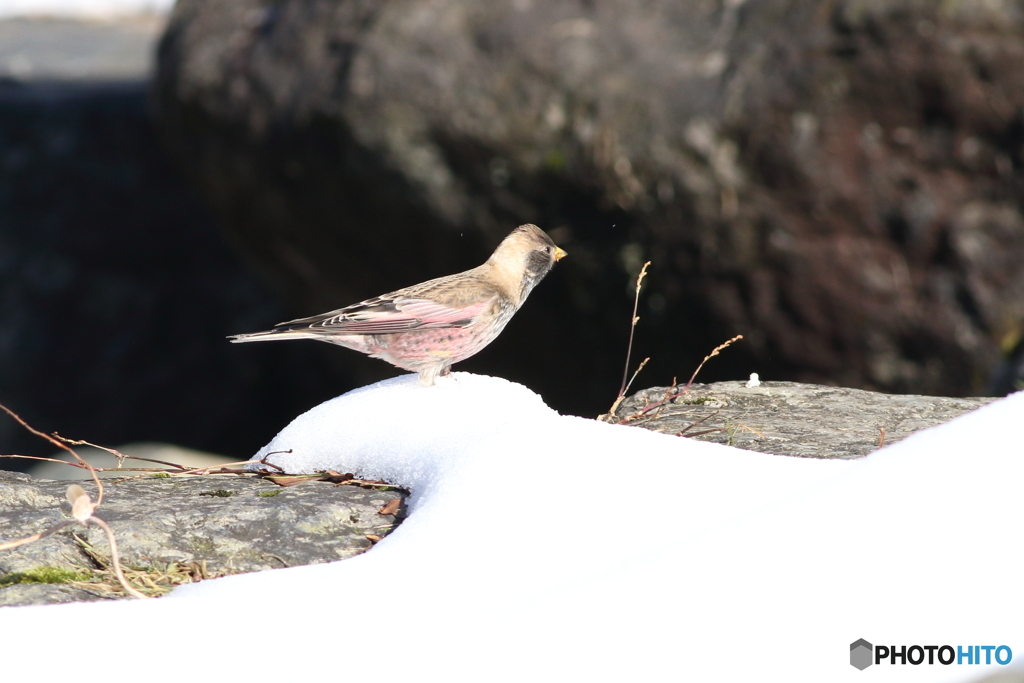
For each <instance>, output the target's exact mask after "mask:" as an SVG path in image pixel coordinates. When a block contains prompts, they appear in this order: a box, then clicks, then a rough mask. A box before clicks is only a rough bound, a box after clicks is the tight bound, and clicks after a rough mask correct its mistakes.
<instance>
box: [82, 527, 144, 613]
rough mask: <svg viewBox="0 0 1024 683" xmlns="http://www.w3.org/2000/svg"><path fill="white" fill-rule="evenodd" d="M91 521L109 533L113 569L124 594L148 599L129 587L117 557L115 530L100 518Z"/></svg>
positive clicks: (108, 539)
mask: <svg viewBox="0 0 1024 683" xmlns="http://www.w3.org/2000/svg"><path fill="white" fill-rule="evenodd" d="M89 520H90V521H93V522H96V524H98V525H99V526H100V527H101V528H102V529H103V531H105V532H106V533H107V541H108V542H109V543H110V560H111V568H112V569H113V570H114V576H116V577H117V582H118V583H119V584H121V588H123V589H124V592H125V593H127V594H128V595H130V596H132V597H133V598H142V599H146V598H148V597H149V596H148V595H143V594H142V593H140V592H139V591H137V590H135V589H134V588H132V587H131V585H129V583H128V579H126V578H124V572H122V571H121V560H120V559H119V558H118V555H117V541H115V540H114V532H113V530H112V529H111V528H110V527H109V526H107V523H106V522H104V521H103V520H102V519H99V518H98V517H90V518H89Z"/></svg>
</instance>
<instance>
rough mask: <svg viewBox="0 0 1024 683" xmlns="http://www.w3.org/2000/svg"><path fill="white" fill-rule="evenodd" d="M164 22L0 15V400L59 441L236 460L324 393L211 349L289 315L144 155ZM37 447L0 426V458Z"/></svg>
mask: <svg viewBox="0 0 1024 683" xmlns="http://www.w3.org/2000/svg"><path fill="white" fill-rule="evenodd" d="M3 9H4V10H7V9H10V8H9V7H8V6H7V5H6V4H5V5H4V8H3ZM164 23H165V21H164V18H162V17H160V16H152V15H150V16H127V17H125V16H115V17H113V18H112V17H103V18H94V17H88V18H86V19H82V18H77V17H70V18H69V17H28V18H26V17H8V18H6V19H3V20H0V402H3V403H4V404H5V405H7V406H8V407H10V408H11V409H13V410H15V411H16V412H18V413H19V414H20V415H22V416H23V417H24V418H25V419H26V420H28V421H29V422H30V423H31V424H32V425H33V426H35V427H37V428H39V429H41V430H44V431H47V432H52V431H58V432H60V433H61V434H62V435H65V436H68V437H71V438H80V439H87V440H90V441H93V442H95V443H101V444H104V445H108V446H118V445H121V444H124V443H126V442H129V441H167V442H172V443H177V444H183V445H186V446H190V447H192V448H197V449H203V450H210V451H215V452H222V453H227V454H233V455H237V456H245V457H247V456H249V455H251V454H252V452H254V451H255V449H257V448H259V447H260V446H262V445H263V444H264V443H266V441H267V440H268V439H269V438H270V437H271V436H273V434H274V433H276V431H277V429H278V428H279V427H280V426H281V425H283V424H285V423H286V422H287V420H288V419H290V417H291V416H292V415H294V413H295V412H297V411H300V410H302V409H304V408H306V407H309V406H311V405H313V404H315V403H316V402H318V401H319V400H323V399H325V398H327V397H329V396H331V395H334V394H335V393H337V392H336V388H335V387H331V386H329V384H328V383H327V382H326V381H323V380H322V378H321V377H320V376H318V374H317V373H318V369H319V366H318V365H317V363H316V362H315V361H313V360H311V359H310V358H309V357H307V356H306V355H305V354H303V353H301V351H302V349H295V348H292V349H287V348H283V345H282V347H281V348H276V349H272V348H269V346H270V345H267V346H268V348H267V349H266V350H263V349H260V350H258V351H256V352H255V353H254V354H247V355H239V354H236V353H232V347H231V346H230V345H229V344H228V343H227V342H226V340H225V339H224V336H225V335H227V334H231V333H234V332H238V331H239V330H244V329H249V328H252V327H261V326H264V325H267V324H272V323H274V322H277V321H278V320H280V319H281V318H283V317H287V316H288V312H287V311H285V310H284V308H283V306H281V305H280V304H278V303H276V302H275V301H274V298H273V296H272V295H271V294H270V292H269V291H268V290H267V288H265V287H264V286H263V285H262V284H261V283H260V282H259V281H258V279H257V278H256V277H255V276H253V275H252V274H251V273H250V272H249V271H248V269H246V268H244V267H243V266H242V265H241V264H240V263H239V261H238V259H237V257H235V256H234V254H233V253H232V252H231V250H230V249H229V248H228V247H227V246H226V245H225V244H224V242H223V240H222V238H221V236H220V232H219V230H218V228H217V225H216V221H215V220H214V219H213V218H212V216H211V215H210V212H209V211H208V210H207V209H206V207H205V206H204V203H203V202H202V200H201V199H199V198H198V197H197V196H196V195H195V193H194V191H193V190H192V189H191V188H189V187H188V186H187V185H186V184H185V183H184V182H183V180H182V179H181V177H180V174H179V172H178V170H177V169H175V168H174V166H173V164H172V163H171V162H170V161H169V160H168V159H167V157H166V155H165V154H164V152H163V151H162V149H161V147H160V144H159V142H158V139H157V135H156V131H155V129H154V127H153V125H152V118H151V115H150V111H151V109H150V105H149V90H150V74H151V71H152V65H153V55H154V52H155V44H156V41H157V39H158V37H159V35H160V31H161V30H162V28H163V26H164ZM313 355H314V356H315V354H313ZM321 384H322V385H324V386H323V388H320V385H321ZM53 450H54V449H53V447H52V446H50V445H49V444H46V443H44V442H43V441H42V440H41V439H38V438H37V437H34V436H31V435H30V434H28V433H27V432H25V431H24V430H23V429H22V428H21V427H19V426H18V425H17V424H15V423H14V422H13V421H12V420H10V419H8V418H7V417H6V416H4V417H3V418H2V419H0V453H7V454H10V453H23V454H24V453H27V454H32V455H51V454H52V451H53ZM129 452H133V451H129ZM24 465H25V463H24V461H12V460H0V468H5V469H15V468H22V467H24ZM69 469H70V468H69Z"/></svg>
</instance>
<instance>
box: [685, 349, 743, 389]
mask: <svg viewBox="0 0 1024 683" xmlns="http://www.w3.org/2000/svg"><path fill="white" fill-rule="evenodd" d="M740 339H743V335H742V334H737V335H736V336H735V337H733V338H732V339H730V340H729V341H727V342H725V343H724V344H719V345H718V346H716V347H715V348H714V350H713V351H712V352H711V353H709V354H708V355H706V356H704V360H702V361H701V362H700V365H698V366H697V369H696V370H694V371H693V374H692V375H690V381H689V382H687V383H686V386H685V387H683V392H682V393H684V394H685V393H686V391H687V390H688V389H689V388H690V385H691V384H693V380H694V379H695V378H696V377H697V373H698V372H700V369H701V368H702V367H704V364H705V363H707V362H708V361H709V360H711V359H712V358H714V357H715V356H717V355H718V354H719V353H721V352H722V350H723V349H725V348H727V347H728V346H730V345H731V344H733V343H735V342H738V341H739V340H740Z"/></svg>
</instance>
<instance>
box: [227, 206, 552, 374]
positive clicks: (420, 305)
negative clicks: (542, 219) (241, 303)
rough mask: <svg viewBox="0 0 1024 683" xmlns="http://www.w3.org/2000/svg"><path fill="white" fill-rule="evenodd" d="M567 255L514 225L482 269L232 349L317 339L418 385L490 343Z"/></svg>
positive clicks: (243, 337) (541, 235)
mask: <svg viewBox="0 0 1024 683" xmlns="http://www.w3.org/2000/svg"><path fill="white" fill-rule="evenodd" d="M565 256H566V252H565V251H564V250H562V249H561V248H559V247H557V246H555V243H554V242H553V241H552V240H551V238H550V237H548V235H547V234H546V233H545V232H544V231H543V230H541V229H540V228H538V227H537V226H536V225H532V224H526V225H520V226H519V227H518V228H516V229H515V230H513V231H512V232H511V233H509V235H508V237H506V238H505V239H504V240H502V242H501V244H499V245H498V247H497V249H495V250H494V253H493V254H491V256H490V258H488V259H487V261H485V262H484V263H483V264H482V265H479V266H477V267H476V268H472V269H470V270H467V271H464V272H462V273H456V274H454V275H447V276H445V277H439V278H436V279H434V280H427V281H426V282H421V283H420V284H418V285H412V286H411V287H405V288H404V289H398V290H395V291H393V292H389V293H387V294H382V295H380V296H377V297H374V298H372V299H367V300H366V301H360V302H359V303H357V304H352V305H351V306H346V307H344V308H339V309H337V310H334V311H330V312H328V313H322V314H320V315H314V316H312V317H309V318H299V319H297V320H289V321H287V322H283V323H279V324H277V325H275V326H274V328H273V329H270V330H266V331H264V332H253V333H250V334H236V335H232V336H230V337H228V339H230V340H231V341H232V343H236V344H237V343H242V342H254V341H272V340H276V339H316V340H318V341H324V342H329V343H331V344H338V345H339V346H344V347H345V348H349V349H353V350H355V351H359V352H360V353H365V354H367V355H369V356H370V357H371V358H379V359H381V360H384V361H387V362H388V363H391V364H392V365H395V366H397V367H399V368H402V369H403V370H409V371H410V372H416V373H419V382H420V384H422V385H423V386H426V387H429V386H433V385H434V381H435V379H436V378H437V377H441V376H445V375H448V374H449V372H450V371H451V366H452V365H454V364H455V363H458V362H459V361H463V360H465V359H467V358H469V357H470V356H472V355H474V354H475V353H477V352H479V351H480V350H481V349H483V348H484V347H485V346H487V345H488V344H490V343H491V342H492V341H494V339H495V338H496V337H497V336H498V335H499V334H500V333H501V331H502V330H503V329H504V328H505V325H506V324H508V321H509V320H510V319H511V318H512V316H513V315H515V313H516V311H518V310H519V308H520V306H522V305H523V302H524V301H526V297H527V296H529V294H530V292H531V291H533V288H534V287H536V286H537V284H538V283H539V282H540V281H541V280H542V279H544V276H545V275H547V274H548V272H549V271H550V270H551V268H552V267H553V266H554V265H555V263H556V262H558V261H559V260H561V259H562V258H563V257H565Z"/></svg>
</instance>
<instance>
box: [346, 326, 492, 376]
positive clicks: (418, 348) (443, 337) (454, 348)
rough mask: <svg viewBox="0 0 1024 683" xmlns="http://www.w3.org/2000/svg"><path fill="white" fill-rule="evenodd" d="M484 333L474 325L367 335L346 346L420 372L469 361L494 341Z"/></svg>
mask: <svg viewBox="0 0 1024 683" xmlns="http://www.w3.org/2000/svg"><path fill="white" fill-rule="evenodd" d="M481 332H482V331H481V330H479V329H474V328H473V327H472V326H471V327H446V328H442V329H434V330H410V331H409V332H397V333H395V334H377V335H372V336H365V337H362V338H361V339H360V341H361V343H357V344H351V343H346V344H344V345H345V346H349V347H350V348H354V349H356V350H358V351H362V352H363V353H368V354H370V355H371V356H373V357H374V358H380V359H381V360H386V361H387V362H389V363H391V364H392V365H397V366H398V367H400V368H403V369H405V370H411V371H413V372H419V371H420V369H422V368H423V367H426V366H431V365H445V366H448V365H452V364H453V363H458V362H459V361H461V360H464V359H466V358H469V357H470V356H472V355H473V354H474V353H476V352H477V351H479V350H480V349H482V348H483V347H485V346H487V344H488V343H489V342H490V341H491V339H493V335H486V334H482V333H481ZM353 341H354V340H353Z"/></svg>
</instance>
